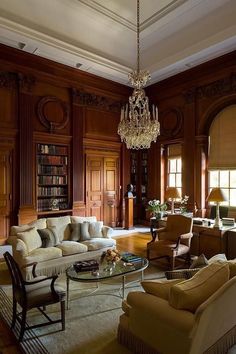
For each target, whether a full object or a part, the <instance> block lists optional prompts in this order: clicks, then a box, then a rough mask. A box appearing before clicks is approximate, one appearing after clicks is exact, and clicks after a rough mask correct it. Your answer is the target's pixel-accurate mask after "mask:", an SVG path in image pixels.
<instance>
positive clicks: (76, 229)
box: [69, 223, 81, 241]
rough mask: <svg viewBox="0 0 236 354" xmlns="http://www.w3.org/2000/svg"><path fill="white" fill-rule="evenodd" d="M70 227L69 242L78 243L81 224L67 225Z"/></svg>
mask: <svg viewBox="0 0 236 354" xmlns="http://www.w3.org/2000/svg"><path fill="white" fill-rule="evenodd" d="M69 225H70V231H71V234H70V240H71V241H79V240H80V236H81V235H80V229H81V224H80V223H76V224H69Z"/></svg>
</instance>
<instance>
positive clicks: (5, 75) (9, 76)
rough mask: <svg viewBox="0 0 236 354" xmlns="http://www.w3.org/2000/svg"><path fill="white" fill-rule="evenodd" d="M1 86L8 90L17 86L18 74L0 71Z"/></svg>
mask: <svg viewBox="0 0 236 354" xmlns="http://www.w3.org/2000/svg"><path fill="white" fill-rule="evenodd" d="M0 87H1V88H6V89H8V90H12V89H14V88H16V75H15V74H14V73H9V72H4V71H0Z"/></svg>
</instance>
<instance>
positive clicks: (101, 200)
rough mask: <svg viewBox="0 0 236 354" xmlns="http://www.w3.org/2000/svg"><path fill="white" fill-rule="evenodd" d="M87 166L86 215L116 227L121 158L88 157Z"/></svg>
mask: <svg viewBox="0 0 236 354" xmlns="http://www.w3.org/2000/svg"><path fill="white" fill-rule="evenodd" d="M86 166H87V171H86V207H87V213H86V215H88V216H89V215H91V216H92V215H94V216H96V217H97V220H102V221H103V222H104V224H105V225H109V226H112V227H114V226H116V219H117V206H118V205H119V158H118V157H116V156H95V155H94V156H93V155H87V158H86Z"/></svg>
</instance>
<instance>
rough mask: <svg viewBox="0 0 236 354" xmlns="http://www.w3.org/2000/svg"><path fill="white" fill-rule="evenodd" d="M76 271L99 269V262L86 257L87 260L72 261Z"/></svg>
mask: <svg viewBox="0 0 236 354" xmlns="http://www.w3.org/2000/svg"><path fill="white" fill-rule="evenodd" d="M74 269H75V271H76V272H86V271H92V270H98V269H99V263H98V261H96V259H88V260H87V261H78V262H76V263H74Z"/></svg>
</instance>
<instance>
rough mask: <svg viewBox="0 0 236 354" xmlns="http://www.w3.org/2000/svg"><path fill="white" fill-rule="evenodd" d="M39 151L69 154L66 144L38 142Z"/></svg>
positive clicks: (42, 152)
mask: <svg viewBox="0 0 236 354" xmlns="http://www.w3.org/2000/svg"><path fill="white" fill-rule="evenodd" d="M37 150H38V153H41V154H52V155H65V154H67V147H66V146H58V145H48V144H38V149H37Z"/></svg>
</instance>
